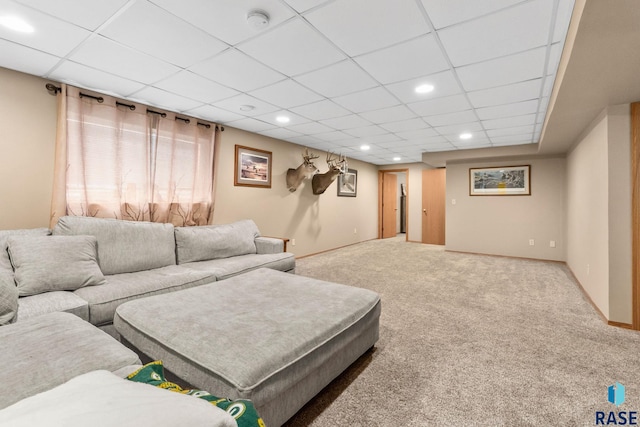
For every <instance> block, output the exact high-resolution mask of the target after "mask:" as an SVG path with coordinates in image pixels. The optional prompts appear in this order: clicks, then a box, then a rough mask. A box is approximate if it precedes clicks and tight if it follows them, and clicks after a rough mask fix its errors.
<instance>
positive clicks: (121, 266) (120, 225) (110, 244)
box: [53, 216, 176, 275]
mask: <svg viewBox="0 0 640 427" xmlns="http://www.w3.org/2000/svg"><path fill="white" fill-rule="evenodd" d="M53 234H54V235H78V234H85V235H91V236H95V237H96V239H97V240H98V262H99V264H100V268H101V269H102V272H103V273H104V274H106V275H109V274H119V273H132V272H135V271H142V270H151V269H153V268H159V267H166V266H168V265H175V263H176V255H175V238H174V235H173V225H172V224H159V223H152V222H143V221H123V220H116V219H106V218H90V217H82V216H65V217H62V218H60V219H59V220H58V223H57V224H56V226H55V227H54V229H53Z"/></svg>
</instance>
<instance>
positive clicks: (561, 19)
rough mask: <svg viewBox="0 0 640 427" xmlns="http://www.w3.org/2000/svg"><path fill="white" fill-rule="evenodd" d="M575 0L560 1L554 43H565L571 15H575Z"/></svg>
mask: <svg viewBox="0 0 640 427" xmlns="http://www.w3.org/2000/svg"><path fill="white" fill-rule="evenodd" d="M574 3H575V1H574V0H558V10H557V11H556V25H555V27H554V30H553V42H554V43H555V42H560V41H563V40H564V38H565V37H566V35H567V30H568V29H569V24H570V23H571V14H572V13H573V6H574Z"/></svg>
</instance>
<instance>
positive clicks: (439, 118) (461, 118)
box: [424, 110, 478, 127]
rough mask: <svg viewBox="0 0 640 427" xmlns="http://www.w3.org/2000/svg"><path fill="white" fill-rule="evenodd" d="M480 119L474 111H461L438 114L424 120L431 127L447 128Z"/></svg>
mask: <svg viewBox="0 0 640 427" xmlns="http://www.w3.org/2000/svg"><path fill="white" fill-rule="evenodd" d="M477 119H478V118H477V116H476V115H475V113H474V112H473V110H466V111H459V112H456V113H448V114H438V115H435V116H428V117H425V118H424V120H425V121H426V122H427V123H429V124H430V125H431V126H433V127H436V126H447V125H454V124H457V123H469V122H473V121H476V120H477Z"/></svg>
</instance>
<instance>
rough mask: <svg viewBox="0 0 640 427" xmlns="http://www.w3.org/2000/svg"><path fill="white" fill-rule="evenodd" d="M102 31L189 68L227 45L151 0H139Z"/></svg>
mask: <svg viewBox="0 0 640 427" xmlns="http://www.w3.org/2000/svg"><path fill="white" fill-rule="evenodd" d="M100 34H102V35H104V36H105V37H107V38H109V39H111V40H115V41H117V42H119V43H121V44H123V45H125V46H129V47H132V48H134V49H137V50H139V51H140V52H145V53H147V54H149V55H151V56H154V57H156V58H160V59H162V60H163V61H166V62H169V63H171V64H175V65H178V66H180V67H188V66H190V65H192V64H194V63H196V62H198V61H201V60H203V59H205V58H209V57H211V56H212V55H215V54H216V53H219V52H222V51H223V50H225V49H226V48H227V45H226V44H225V43H223V42H221V41H220V40H217V39H215V38H214V37H212V36H210V35H209V34H207V33H205V32H204V31H202V30H200V29H198V28H196V27H194V26H192V25H189V24H188V23H186V22H185V21H183V20H182V19H180V18H178V17H176V16H174V15H172V14H170V13H168V12H166V11H165V10H163V9H161V8H159V7H158V6H155V5H153V4H151V3H148V2H137V3H134V4H133V5H132V6H131V7H129V8H128V9H126V10H125V11H124V12H123V13H121V14H120V15H119V16H118V17H117V18H116V19H114V20H113V21H112V22H110V23H109V24H108V25H107V26H106V27H105V28H102V29H101V30H100Z"/></svg>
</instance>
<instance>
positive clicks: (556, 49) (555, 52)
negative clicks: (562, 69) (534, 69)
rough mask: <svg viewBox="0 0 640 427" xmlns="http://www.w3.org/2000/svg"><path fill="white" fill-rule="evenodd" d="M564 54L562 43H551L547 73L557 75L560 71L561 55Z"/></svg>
mask: <svg viewBox="0 0 640 427" xmlns="http://www.w3.org/2000/svg"><path fill="white" fill-rule="evenodd" d="M561 56H562V44H561V43H555V44H552V45H551V49H550V50H549V63H548V64H547V74H548V75H553V76H555V74H556V71H558V65H559V64H560V57H561Z"/></svg>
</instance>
